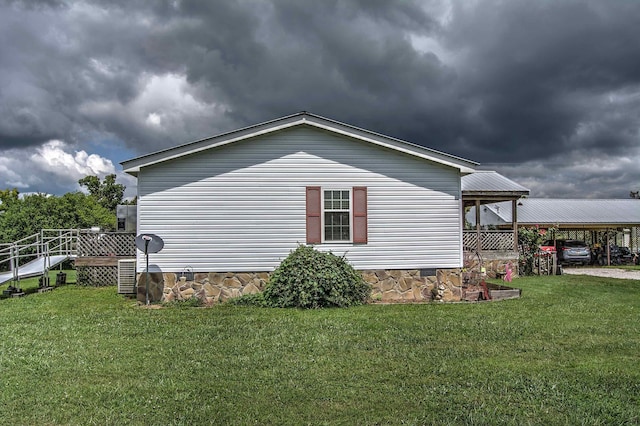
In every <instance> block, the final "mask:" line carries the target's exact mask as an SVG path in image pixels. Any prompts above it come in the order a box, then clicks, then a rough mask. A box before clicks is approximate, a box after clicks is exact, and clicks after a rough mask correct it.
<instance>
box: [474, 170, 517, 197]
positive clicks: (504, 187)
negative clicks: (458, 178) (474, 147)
mask: <svg viewBox="0 0 640 426" xmlns="http://www.w3.org/2000/svg"><path fill="white" fill-rule="evenodd" d="M462 194H463V195H477V196H483V195H489V196H490V195H506V194H510V195H514V196H518V195H519V196H523V195H529V190H528V189H527V188H525V187H524V186H522V185H520V184H519V183H516V182H514V181H512V180H511V179H509V178H507V177H505V176H502V175H501V174H500V173H498V172H495V171H489V170H477V171H475V172H474V173H472V174H469V175H466V176H463V177H462Z"/></svg>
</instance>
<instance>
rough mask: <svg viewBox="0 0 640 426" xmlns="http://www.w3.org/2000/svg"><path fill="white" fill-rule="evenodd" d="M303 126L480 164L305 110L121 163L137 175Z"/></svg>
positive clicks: (447, 161) (454, 162) (444, 160)
mask: <svg viewBox="0 0 640 426" xmlns="http://www.w3.org/2000/svg"><path fill="white" fill-rule="evenodd" d="M302 125H304V126H312V127H315V128H318V129H322V130H326V131H329V132H332V133H336V134H340V135H343V136H346V137H349V138H353V139H358V140H361V141H365V142H368V143H371V144H373V145H378V146H381V147H385V148H390V149H393V150H396V151H400V152H403V153H406V154H409V155H413V156H416V157H419V158H423V159H425V160H428V161H433V162H436V163H439V164H443V165H446V166H449V167H453V168H456V169H458V170H460V172H461V173H463V174H466V173H472V172H473V171H474V167H475V166H477V165H478V163H476V162H474V161H471V160H466V159H464V158H460V157H456V156H454V155H450V154H446V153H444V152H440V151H436V150H433V149H430V148H425V147H423V146H420V145H416V144H413V143H409V142H406V141H403V140H400V139H396V138H393V137H390V136H385V135H382V134H380V133H375V132H371V131H369V130H364V129H361V128H359V127H354V126H351V125H348V124H344V123H340V122H338V121H334V120H330V119H328V118H324V117H320V116H319V115H315V114H311V113H309V112H306V111H303V112H299V113H296V114H293V115H289V116H287V117H282V118H278V119H275V120H272V121H267V122H264V123H260V124H256V125H253V126H249V127H245V128H243V129H239V130H234V131H232V132H228V133H223V134H221V135H218V136H213V137H210V138H205V139H201V140H198V141H195V142H191V143H187V144H184V145H180V146H177V147H174V148H169V149H165V150H162V151H157V152H154V153H151V154H147V155H143V156H140V157H136V158H133V159H131V160H127V161H123V162H121V163H120V164H121V165H122V168H123V169H124V171H125V172H126V173H129V174H130V175H133V176H137V174H138V172H139V171H140V169H141V168H142V167H146V166H150V165H153V164H157V163H161V162H164V161H168V160H172V159H174V158H178V157H182V156H185V155H190V154H194V153H197V152H200V151H204V150H207V149H211V148H216V147H220V146H223V145H226V144H230V143H234V142H238V141H241V140H246V139H249V138H253V137H256V136H260V135H265V134H268V133H273V132H276V131H279V130H283V129H287V128H291V127H295V126H302Z"/></svg>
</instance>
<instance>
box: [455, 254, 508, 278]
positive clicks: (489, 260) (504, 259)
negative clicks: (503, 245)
mask: <svg viewBox="0 0 640 426" xmlns="http://www.w3.org/2000/svg"><path fill="white" fill-rule="evenodd" d="M480 257H481V259H482V267H484V269H485V272H486V274H487V277H488V278H502V277H503V276H504V274H505V271H506V268H507V265H508V264H511V271H512V277H513V278H517V277H518V252H516V251H483V252H481V253H480ZM465 268H466V269H467V270H476V269H477V270H479V269H480V261H479V258H478V256H476V255H471V254H469V253H465Z"/></svg>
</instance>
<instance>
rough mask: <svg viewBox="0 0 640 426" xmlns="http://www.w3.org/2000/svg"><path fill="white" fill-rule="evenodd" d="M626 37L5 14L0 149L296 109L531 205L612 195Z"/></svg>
mask: <svg viewBox="0 0 640 426" xmlns="http://www.w3.org/2000/svg"><path fill="white" fill-rule="evenodd" d="M638 28H640V3H639V2H625V1H615V2H601V1H595V0H594V1H589V0H580V1H578V0H564V1H554V2H547V1H542V2H530V1H524V0H523V1H509V2H502V1H477V2H476V1H455V0H451V1H448V0H439V1H436V0H434V1H430V2H422V1H408V0H407V1H402V2H390V1H386V0H376V1H371V0H366V1H365V0H328V1H308V2H307V1H294V0H281V1H271V2H268V1H258V0H255V1H251V0H245V1H234V2H228V1H210V2H202V1H179V0H175V1H157V2H146V1H145V2H143V1H111V2H98V1H95V2H73V1H67V2H62V1H54V0H51V1H40V2H37V3H34V2H5V3H4V5H1V4H0V58H2V61H0V75H2V79H0V148H4V149H10V148H26V147H33V148H36V147H38V146H40V145H42V144H43V143H45V142H47V141H48V140H50V139H61V140H64V141H66V142H67V143H69V144H75V145H76V146H79V147H80V146H82V145H83V144H85V143H87V141H92V140H95V139H115V140H119V141H122V143H123V145H124V146H127V147H128V148H129V149H130V150H132V151H133V152H136V153H138V154H144V153H148V152H150V151H155V150H158V149H161V148H166V147H168V146H173V145H176V144H179V143H183V142H188V141H191V140H195V139H199V138H202V137H206V136H210V135H213V134H216V133H220V132H223V131H228V130H232V129H234V128H238V127H243V126H246V125H251V124H255V123H257V122H261V121H264V120H269V119H273V118H276V117H280V116H284V115H288V114H291V113H294V112H297V111H301V110H307V111H311V112H313V113H316V114H320V115H324V116H327V117H329V118H334V119H336V120H339V121H343V122H346V123H349V124H353V125H356V126H360V127H363V128H367V129H371V130H374V131H377V132H381V133H384V134H388V135H391V136H395V137H398V138H401V139H405V140H408V141H411V142H414V143H419V144H423V145H426V146H429V147H431V148H435V149H438V150H442V151H445V152H450V153H452V154H455V155H459V156H462V157H466V158H469V159H472V160H476V161H480V162H483V163H490V164H491V165H492V166H493V165H495V166H496V168H499V169H501V170H502V171H503V172H505V173H506V174H507V175H508V176H509V177H512V178H514V179H516V178H518V179H521V183H523V184H524V185H525V186H526V185H527V184H529V186H531V188H532V189H534V195H536V191H538V190H540V191H541V192H543V193H544V196H552V195H562V194H570V193H571V194H578V196H579V194H580V193H582V194H583V196H595V194H607V193H608V194H614V193H615V196H626V195H624V194H628V189H630V188H632V187H634V185H635V186H640V171H638V169H639V168H638V167H637V163H636V166H635V167H634V161H637V160H638V158H639V157H640V148H639V137H640V128H639V124H638V117H640V55H638V54H637V52H640V37H638V35H639V30H638ZM594 158H597V159H599V162H598V165H597V166H593V167H589V168H585V167H583V164H585V163H589V162H590V161H592V160H593V159H594ZM119 160H121V159H119ZM627 160H628V161H627ZM526 169H529V170H530V173H529V174H528V172H527V170H526ZM550 176H553V177H554V179H557V180H554V181H553V184H551V183H550V182H551V181H550V179H551V178H550ZM562 179H566V180H567V181H571V183H569V182H567V183H566V184H565V185H564V186H563V184H562V183H557V182H562ZM595 181H599V182H601V184H600V186H603V187H605V188H607V189H606V190H603V191H600V189H599V186H598V185H596V184H595V183H594V182H595ZM545 182H546V183H547V184H546V185H545V184H544V183H545ZM625 183H629V184H628V185H627V186H628V187H630V188H624V190H620V191H618V192H615V191H614V189H612V188H619V187H620V186H624V185H625ZM636 189H637V188H636ZM625 191H626V192H625ZM537 195H540V193H538V194H537ZM598 196H599V195H598ZM609 196H614V195H609Z"/></svg>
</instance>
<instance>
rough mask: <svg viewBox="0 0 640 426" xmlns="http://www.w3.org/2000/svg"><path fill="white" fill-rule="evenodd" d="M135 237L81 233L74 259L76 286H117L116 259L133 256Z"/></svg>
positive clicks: (124, 233)
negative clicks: (76, 274)
mask: <svg viewBox="0 0 640 426" xmlns="http://www.w3.org/2000/svg"><path fill="white" fill-rule="evenodd" d="M135 239H136V234H134V233H129V232H106V233H95V232H82V233H81V234H80V236H79V238H78V256H77V257H76V260H75V265H76V270H77V273H78V278H77V280H78V284H79V285H87V286H98V287H100V286H108V285H116V284H117V283H118V260H120V259H133V258H135V257H136V243H135Z"/></svg>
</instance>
